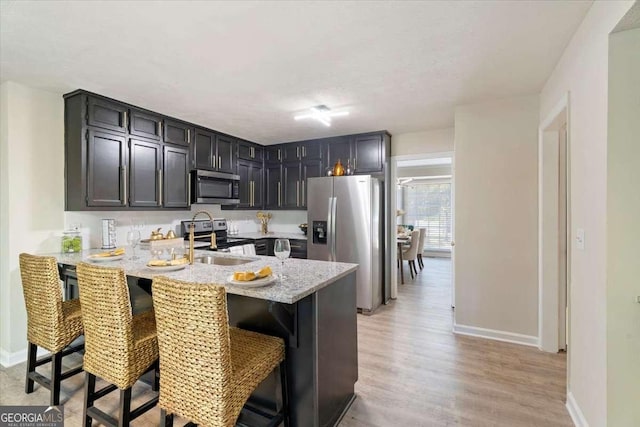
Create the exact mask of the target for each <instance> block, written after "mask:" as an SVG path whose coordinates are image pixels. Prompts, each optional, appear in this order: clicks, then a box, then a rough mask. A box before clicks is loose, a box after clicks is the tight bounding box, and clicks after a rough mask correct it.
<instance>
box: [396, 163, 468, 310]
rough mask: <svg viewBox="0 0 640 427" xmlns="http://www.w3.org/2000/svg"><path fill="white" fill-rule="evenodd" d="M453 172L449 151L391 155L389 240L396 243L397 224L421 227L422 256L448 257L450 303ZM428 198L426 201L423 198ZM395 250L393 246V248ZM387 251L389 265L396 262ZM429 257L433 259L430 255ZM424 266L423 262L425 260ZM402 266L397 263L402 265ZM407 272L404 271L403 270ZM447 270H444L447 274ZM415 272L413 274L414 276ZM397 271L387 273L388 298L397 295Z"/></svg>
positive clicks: (398, 282)
mask: <svg viewBox="0 0 640 427" xmlns="http://www.w3.org/2000/svg"><path fill="white" fill-rule="evenodd" d="M454 185H455V184H454V173H453V153H452V152H443V153H430V154H420V155H407V156H395V157H392V158H391V185H390V187H391V195H390V196H391V197H390V203H389V204H390V210H391V213H392V215H391V217H392V218H394V220H392V221H391V222H392V223H393V224H394V225H395V226H392V227H390V234H391V235H390V236H389V241H391V242H393V243H394V244H396V242H397V237H398V226H400V225H404V226H406V227H407V228H410V227H413V228H425V229H426V230H427V232H426V236H425V245H424V251H423V252H422V255H423V259H425V258H427V257H436V258H437V259H447V258H450V259H451V261H450V262H449V263H448V264H449V266H450V267H447V270H449V269H450V270H451V271H450V275H451V280H450V282H451V283H450V285H449V286H450V288H451V289H450V293H451V305H452V306H453V301H454V300H455V296H454V288H455V286H454V281H453V272H454V268H453V263H454V252H453V246H452V245H451V243H452V242H453V229H454V227H453V223H454V220H455V215H454V212H455V210H454V203H453V200H454V197H453V194H454ZM427 197H428V198H430V199H431V201H430V202H428V203H427V202H426V200H423V198H427ZM394 249H395V248H394ZM390 252H391V257H390V258H391V260H390V262H391V266H394V265H397V263H398V251H397V250H392V251H390ZM430 259H433V258H430ZM425 266H426V263H425ZM404 267H405V266H401V268H404ZM407 271H408V270H407ZM419 275H422V276H425V275H428V271H426V269H422V270H421V271H420V273H419ZM448 275H449V272H448V271H447V276H448ZM408 276H409V274H408V273H406V274H405V280H406V283H410V281H411V279H410V277H408ZM417 276H418V275H416V277H417ZM400 282H401V280H400V274H391V297H392V298H394V299H395V298H397V297H398V290H399V287H400V286H402V285H401V283H400ZM448 282H449V281H448Z"/></svg>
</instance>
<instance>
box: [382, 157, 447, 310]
mask: <svg viewBox="0 0 640 427" xmlns="http://www.w3.org/2000/svg"><path fill="white" fill-rule="evenodd" d="M454 153H455V152H454V151H442V152H436V153H422V154H403V155H400V156H391V159H390V160H391V178H390V181H391V182H390V185H389V188H390V191H389V193H390V195H389V199H390V200H389V203H388V206H389V210H390V212H389V217H390V218H391V220H390V223H391V224H390V226H389V233H388V236H387V237H388V241H389V242H391V244H392V246H393V248H391V250H390V251H389V252H390V253H391V254H390V255H391V257H390V264H389V268H390V269H391V271H393V272H395V274H391V275H390V277H391V299H396V298H398V274H397V272H396V270H393V266H394V265H397V263H398V251H397V250H396V239H397V237H398V227H396V218H397V217H396V212H397V210H398V194H397V193H398V192H397V186H396V182H397V180H398V161H403V160H421V159H438V158H443V157H447V158H451V213H452V215H451V217H452V218H451V220H452V223H451V239H452V240H454V234H453V233H454V230H455V221H456V219H455V218H456V217H455V212H456V211H455V204H454V199H455V198H454V194H455V193H454V189H455V176H456V174H455V161H456V158H455V155H454ZM453 249H454V248H453V246H452V247H451V298H452V299H451V306H452V307H453V305H454V303H453V302H454V301H455V276H454V272H455V268H454V262H455V257H454V250H453Z"/></svg>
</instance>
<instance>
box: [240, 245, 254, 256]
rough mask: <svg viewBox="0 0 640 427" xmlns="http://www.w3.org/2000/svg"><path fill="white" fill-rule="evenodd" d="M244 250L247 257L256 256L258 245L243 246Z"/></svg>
mask: <svg viewBox="0 0 640 427" xmlns="http://www.w3.org/2000/svg"><path fill="white" fill-rule="evenodd" d="M242 249H243V250H244V254H245V255H255V254H256V245H254V244H253V243H249V244H248V245H242Z"/></svg>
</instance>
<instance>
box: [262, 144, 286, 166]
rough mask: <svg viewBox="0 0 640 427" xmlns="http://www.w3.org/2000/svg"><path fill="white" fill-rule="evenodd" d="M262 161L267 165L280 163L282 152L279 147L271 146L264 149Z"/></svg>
mask: <svg viewBox="0 0 640 427" xmlns="http://www.w3.org/2000/svg"><path fill="white" fill-rule="evenodd" d="M264 160H265V161H266V162H269V163H280V161H281V160H282V151H281V149H280V146H279V145H271V146H267V147H265V148H264Z"/></svg>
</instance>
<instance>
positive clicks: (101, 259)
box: [87, 254, 124, 262]
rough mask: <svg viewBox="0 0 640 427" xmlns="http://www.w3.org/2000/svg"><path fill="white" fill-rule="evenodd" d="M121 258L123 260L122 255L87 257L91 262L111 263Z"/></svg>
mask: <svg viewBox="0 0 640 427" xmlns="http://www.w3.org/2000/svg"><path fill="white" fill-rule="evenodd" d="M122 258H124V254H123V255H114V256H98V255H97V254H95V255H89V256H88V257H87V259H88V260H89V261H92V262H111V261H118V260H121V259H122Z"/></svg>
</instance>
